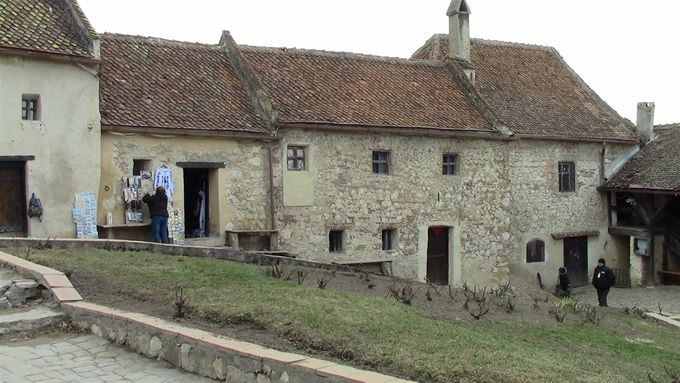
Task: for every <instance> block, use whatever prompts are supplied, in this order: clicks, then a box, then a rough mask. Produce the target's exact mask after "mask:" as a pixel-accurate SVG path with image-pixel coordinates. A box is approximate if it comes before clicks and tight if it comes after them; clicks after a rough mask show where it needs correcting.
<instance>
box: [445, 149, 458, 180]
mask: <svg viewBox="0 0 680 383" xmlns="http://www.w3.org/2000/svg"><path fill="white" fill-rule="evenodd" d="M457 174H458V154H456V153H444V154H442V175H444V176H455V175H457Z"/></svg>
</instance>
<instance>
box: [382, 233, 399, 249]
mask: <svg viewBox="0 0 680 383" xmlns="http://www.w3.org/2000/svg"><path fill="white" fill-rule="evenodd" d="M396 241H397V231H396V230H394V229H383V231H382V249H383V250H394V249H395V248H396V247H397V246H396Z"/></svg>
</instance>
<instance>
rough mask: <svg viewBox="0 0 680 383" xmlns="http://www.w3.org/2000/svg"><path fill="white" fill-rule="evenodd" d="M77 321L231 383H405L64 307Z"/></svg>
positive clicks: (149, 321) (156, 323)
mask: <svg viewBox="0 0 680 383" xmlns="http://www.w3.org/2000/svg"><path fill="white" fill-rule="evenodd" d="M62 308H63V309H64V310H66V312H67V313H68V314H69V316H70V317H71V319H72V321H73V323H74V324H75V325H76V326H77V327H79V328H81V329H84V330H90V331H92V333H93V334H95V335H97V336H100V337H102V338H106V339H108V340H110V341H111V342H115V343H118V344H120V345H125V346H127V347H129V348H131V349H133V350H135V351H137V352H138V353H140V354H143V355H145V356H147V357H149V358H154V359H158V360H163V361H166V362H168V363H170V364H171V365H173V366H175V367H177V368H181V369H183V370H186V371H189V372H193V373H196V374H199V375H202V376H206V377H209V378H212V379H218V380H220V381H224V382H229V383H269V382H286V383H296V382H299V383H303V382H304V383H317V382H324V383H332V382H366V383H369V382H371V383H387V382H389V383H399V382H407V381H406V380H402V379H398V378H394V377H391V376H386V375H382V374H378V373H375V372H370V371H363V370H359V369H355V368H352V367H347V366H341V365H338V364H335V363H333V362H328V361H325V360H320V359H315V358H309V357H306V356H303V355H297V354H291V353H286V352H280V351H276V350H272V349H267V348H264V347H261V346H258V345H256V344H252V343H248V342H241V341H237V340H232V339H227V338H222V337H218V336H215V335H213V334H211V333H209V332H206V331H202V330H196V329H191V328H186V327H182V326H178V325H175V324H173V323H170V322H167V321H164V320H161V319H157V318H153V317H150V316H147V315H143V314H137V313H126V312H123V311H119V310H114V309H110V308H107V307H103V306H98V305H94V304H90V303H85V302H71V303H63V304H62Z"/></svg>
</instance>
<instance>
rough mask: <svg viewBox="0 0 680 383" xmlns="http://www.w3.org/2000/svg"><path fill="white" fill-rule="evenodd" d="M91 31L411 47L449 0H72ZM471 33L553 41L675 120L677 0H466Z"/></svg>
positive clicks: (594, 77)
mask: <svg viewBox="0 0 680 383" xmlns="http://www.w3.org/2000/svg"><path fill="white" fill-rule="evenodd" d="M79 3H80V5H81V7H82V8H83V11H84V12H85V14H86V15H87V16H88V18H89V19H90V22H92V24H93V25H94V28H95V29H96V30H97V31H98V32H115V33H125V34H133V35H142V36H154V37H161V38H167V39H175V40H183V41H196V42H201V43H209V44H216V43H217V42H218V41H219V38H220V34H221V31H222V30H229V31H230V32H231V34H232V36H233V37H234V39H235V40H236V42H237V43H239V44H248V45H260V46H274V47H282V46H285V47H297V48H308V49H323V50H333V51H347V52H358V53H367V54H374V55H382V56H395V57H410V55H411V54H412V53H413V52H414V51H415V50H416V49H417V48H418V47H420V46H421V45H422V44H423V43H424V42H425V40H426V39H427V38H429V37H430V36H431V35H432V34H434V33H446V32H448V19H447V17H446V9H447V7H448V4H449V0H343V1H324V0H240V1H237V0H221V1H218V0H191V1H186V0H185V1H175V0H79ZM468 5H469V7H470V9H471V11H472V14H471V17H470V29H471V35H472V37H477V38H484V39H493V40H502V41H515V42H522V43H530V44H540V45H550V46H553V47H555V48H557V50H558V51H559V52H560V53H561V54H562V56H563V57H564V58H565V60H566V61H567V63H569V65H571V67H572V68H574V69H575V70H576V72H577V73H578V74H579V75H580V76H581V77H582V78H583V79H584V80H585V81H586V82H587V83H588V84H589V85H590V86H591V87H592V88H593V89H594V90H595V91H596V92H597V93H599V95H600V96H601V97H602V98H603V99H604V100H605V101H606V102H608V103H609V104H610V105H611V106H612V107H613V108H614V109H616V110H617V111H618V112H619V113H620V114H621V115H622V116H624V117H627V118H629V119H631V120H632V121H633V122H635V111H636V104H637V102H638V101H654V102H655V103H656V118H655V122H656V123H670V122H680V105H678V102H677V98H676V97H677V94H678V90H680V76H678V73H677V72H678V64H677V61H676V60H677V59H678V57H677V53H676V52H678V36H679V34H678V32H677V27H676V18H677V17H678V14H680V12H679V11H680V1H675V0H644V1H641V0H637V1H632V0H591V1H580V2H577V1H565V0H512V1H511V0H469V1H468Z"/></svg>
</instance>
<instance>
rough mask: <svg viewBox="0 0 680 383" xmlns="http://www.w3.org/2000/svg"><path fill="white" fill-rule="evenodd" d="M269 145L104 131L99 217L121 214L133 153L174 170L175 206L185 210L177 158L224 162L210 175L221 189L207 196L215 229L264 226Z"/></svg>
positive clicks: (218, 232)
mask: <svg viewBox="0 0 680 383" xmlns="http://www.w3.org/2000/svg"><path fill="white" fill-rule="evenodd" d="M265 145H266V144H263V143H259V142H255V141H236V140H232V139H218V138H211V139H208V138H205V137H197V138H191V137H154V136H145V135H133V136H126V135H115V134H112V133H105V134H103V136H102V176H101V186H100V201H99V208H98V222H99V223H102V222H104V221H105V214H106V212H112V214H113V216H114V223H115V224H118V223H121V221H122V220H123V217H124V214H123V209H124V203H123V195H122V185H121V181H120V180H121V177H123V176H130V175H132V165H133V160H134V159H150V160H151V164H150V168H151V170H155V169H156V168H158V167H159V166H161V165H166V166H167V167H168V168H170V169H171V170H172V173H173V178H174V183H175V193H174V195H173V206H174V208H178V209H180V211H181V213H182V215H185V214H186V209H185V206H184V176H183V170H182V169H181V168H179V167H177V166H176V163H177V162H223V163H224V164H225V167H224V168H219V169H213V170H211V172H213V173H212V174H213V175H216V176H211V177H210V183H211V185H210V188H211V190H212V189H213V188H214V191H216V192H217V193H214V194H211V195H210V196H209V199H210V209H209V210H210V223H211V224H210V226H211V227H210V230H211V234H212V235H223V233H224V230H225V229H244V230H245V229H250V230H253V229H266V228H268V227H267V225H268V222H269V218H268V217H269V215H270V213H269V197H268V195H269V194H268V193H269V188H268V185H269V182H268V177H269V175H268V160H267V150H266V146H265ZM215 183H217V185H215ZM215 194H217V195H215ZM146 216H147V217H148V214H147V215H146ZM147 220H148V218H147Z"/></svg>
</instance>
